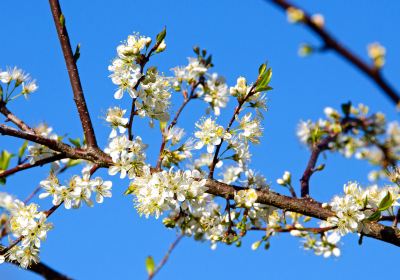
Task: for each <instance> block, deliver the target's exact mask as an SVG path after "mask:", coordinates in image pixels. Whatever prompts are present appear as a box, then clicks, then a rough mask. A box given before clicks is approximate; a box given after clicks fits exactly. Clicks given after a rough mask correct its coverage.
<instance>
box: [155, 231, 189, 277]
mask: <svg viewBox="0 0 400 280" xmlns="http://www.w3.org/2000/svg"><path fill="white" fill-rule="evenodd" d="M183 237H184V235H183V234H181V235H179V236H178V237H177V238H176V239H175V241H174V242H173V243H172V244H171V245H170V246H169V249H168V251H167V253H166V254H165V255H164V257H163V259H162V260H161V261H160V263H159V264H158V265H157V267H156V268H155V269H154V271H153V273H151V274H150V275H149V278H148V280H151V279H153V278H154V276H155V275H156V274H157V273H158V272H159V271H160V270H161V268H163V266H164V265H165V264H166V263H167V261H168V259H169V256H170V255H171V253H172V251H173V250H174V249H175V247H176V246H177V245H178V244H179V241H181V239H182V238H183Z"/></svg>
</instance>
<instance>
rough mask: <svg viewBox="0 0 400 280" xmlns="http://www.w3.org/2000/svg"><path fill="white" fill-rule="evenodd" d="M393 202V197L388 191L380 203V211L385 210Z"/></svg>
mask: <svg viewBox="0 0 400 280" xmlns="http://www.w3.org/2000/svg"><path fill="white" fill-rule="evenodd" d="M392 204H393V198H392V195H391V194H390V192H387V194H386V196H385V197H384V198H383V199H382V200H381V202H380V203H379V205H378V210H379V211H385V210H387V209H388V208H389V207H390V206H392Z"/></svg>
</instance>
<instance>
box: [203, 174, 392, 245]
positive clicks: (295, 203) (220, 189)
mask: <svg viewBox="0 0 400 280" xmlns="http://www.w3.org/2000/svg"><path fill="white" fill-rule="evenodd" d="M206 186H207V188H208V191H207V192H208V193H210V194H213V195H216V196H220V197H224V198H229V199H233V197H234V194H235V191H238V190H240V189H242V188H239V187H236V186H230V185H227V184H224V183H221V182H218V181H215V180H210V179H208V180H207V183H206ZM257 195H258V198H257V202H259V203H262V204H266V205H271V206H274V207H277V208H279V209H283V210H286V211H291V212H295V213H299V214H303V215H306V216H309V217H313V218H317V219H320V220H326V219H328V218H329V217H332V216H334V215H335V213H334V212H332V211H331V210H329V209H328V208H324V207H322V204H321V203H319V202H317V201H315V200H313V199H311V198H293V197H289V196H285V195H280V194H278V193H275V192H271V191H257ZM362 233H363V235H365V236H368V237H371V238H374V239H377V240H381V241H384V242H387V243H390V244H393V245H396V246H400V230H399V229H397V228H393V227H388V226H384V225H382V224H379V223H376V222H366V223H365V229H364V230H363V232H362Z"/></svg>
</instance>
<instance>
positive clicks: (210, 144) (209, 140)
mask: <svg viewBox="0 0 400 280" xmlns="http://www.w3.org/2000/svg"><path fill="white" fill-rule="evenodd" d="M196 127H197V128H198V129H200V130H199V131H196V132H195V134H194V136H195V137H196V138H198V139H199V140H198V141H197V142H196V145H195V149H201V148H202V147H203V146H204V145H207V152H208V153H213V152H214V147H215V146H216V145H219V144H220V143H221V141H222V139H224V140H226V139H230V138H231V134H230V133H229V132H226V131H225V129H224V128H223V127H222V126H220V125H217V124H216V123H215V121H214V120H212V119H211V118H207V119H203V120H202V121H200V122H197V123H196Z"/></svg>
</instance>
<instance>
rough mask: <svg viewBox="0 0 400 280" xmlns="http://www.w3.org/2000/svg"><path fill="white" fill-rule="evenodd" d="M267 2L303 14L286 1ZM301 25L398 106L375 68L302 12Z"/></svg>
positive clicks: (395, 94) (395, 95)
mask: <svg viewBox="0 0 400 280" xmlns="http://www.w3.org/2000/svg"><path fill="white" fill-rule="evenodd" d="M267 2H270V3H273V4H275V5H276V6H277V7H279V8H281V9H282V10H284V11H286V10H287V9H288V8H290V7H294V8H296V9H300V10H302V11H303V12H304V10H303V9H301V8H299V7H298V6H295V5H293V4H292V3H290V2H289V1H286V0H267ZM302 23H304V25H306V26H307V27H308V28H309V29H310V30H311V31H313V32H314V33H315V34H316V35H317V36H318V37H319V38H320V39H321V40H322V41H323V42H324V44H325V46H324V49H328V50H333V51H334V52H336V53H337V54H338V55H339V56H341V57H342V58H343V59H344V60H346V61H347V62H349V63H350V64H352V65H353V66H354V67H356V68H357V69H358V70H360V71H361V72H362V73H364V74H365V75H366V76H367V77H369V78H370V79H371V80H372V81H374V82H375V84H376V85H377V86H378V87H380V88H381V90H382V91H383V92H384V93H385V95H386V96H387V97H388V98H389V99H390V100H391V101H392V102H393V103H394V104H395V105H399V103H400V96H399V93H398V92H397V91H396V90H395V89H394V88H393V87H392V86H391V85H390V84H389V83H388V82H387V81H386V80H385V79H384V78H383V77H382V75H381V73H380V72H379V71H378V69H377V68H375V67H373V66H370V65H368V64H367V63H365V62H364V61H363V60H362V59H361V58H359V57H358V56H357V55H355V54H354V53H352V52H351V51H350V50H349V49H348V48H346V47H345V46H344V45H343V44H342V43H341V42H339V41H338V40H336V39H335V38H334V37H333V36H332V35H331V34H330V33H329V32H328V31H326V30H325V29H324V28H323V27H321V26H319V25H317V24H316V23H314V21H313V20H312V19H311V17H310V15H309V14H307V13H306V12H304V19H303V21H302Z"/></svg>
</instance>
